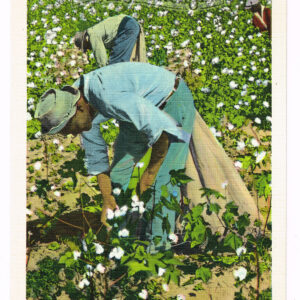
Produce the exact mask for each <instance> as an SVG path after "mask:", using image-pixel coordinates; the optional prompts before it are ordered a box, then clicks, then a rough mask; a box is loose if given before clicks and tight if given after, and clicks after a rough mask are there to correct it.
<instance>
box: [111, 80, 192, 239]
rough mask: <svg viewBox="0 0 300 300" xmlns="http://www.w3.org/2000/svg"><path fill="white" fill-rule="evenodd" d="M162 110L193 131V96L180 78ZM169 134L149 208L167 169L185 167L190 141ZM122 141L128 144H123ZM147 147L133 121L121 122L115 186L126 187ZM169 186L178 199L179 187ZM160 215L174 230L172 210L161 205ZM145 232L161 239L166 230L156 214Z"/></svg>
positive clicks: (166, 177) (166, 179) (167, 177)
mask: <svg viewBox="0 0 300 300" xmlns="http://www.w3.org/2000/svg"><path fill="white" fill-rule="evenodd" d="M163 110H164V111H165V112H166V113H168V114H169V115H170V116H172V117H173V118H174V119H175V120H176V121H177V123H178V124H179V125H180V126H181V127H182V128H183V129H184V130H185V131H186V132H188V133H190V134H191V133H192V130H193V125H194V119H195V107H194V100H193V96H192V93H191V91H190V90H189V88H188V87H187V85H186V83H185V82H184V81H183V80H181V81H180V84H179V86H178V89H177V90H176V92H175V93H174V94H173V95H172V96H171V98H170V99H169V101H168V102H167V104H166V105H165V107H164V109H163ZM170 138H171V143H170V146H169V149H168V153H167V155H166V157H165V159H164V161H163V164H162V166H161V167H160V169H159V171H158V174H157V176H156V180H155V193H154V195H153V197H152V199H151V200H150V201H149V202H148V203H147V206H146V208H147V209H149V210H151V209H152V207H153V204H154V203H158V201H161V200H160V196H161V186H162V185H166V184H167V183H168V182H169V181H170V175H169V172H170V171H171V170H178V169H183V168H184V167H185V163H186V159H187V156H188V151H189V143H183V142H179V141H177V140H176V139H173V138H172V137H170ZM124 145H128V146H126V147H124ZM147 150H148V148H147V141H146V140H145V137H143V136H142V134H141V133H139V132H138V131H137V130H136V129H135V127H134V126H133V125H131V124H128V123H126V124H125V123H124V124H123V123H120V133H119V136H118V138H117V140H116V142H115V155H114V161H113V164H112V169H111V173H110V177H111V180H112V183H113V185H114V186H121V187H122V188H123V189H124V190H125V189H126V188H127V187H128V184H129V181H130V177H131V174H132V171H133V169H134V165H135V163H136V162H138V161H139V160H140V159H141V158H142V157H143V156H144V155H145V153H146V151H147ZM168 187H169V191H170V193H174V194H176V193H177V195H178V198H177V199H178V201H179V199H180V188H179V187H178V186H171V185H170V184H169V185H168ZM163 216H168V220H169V223H170V225H171V231H172V232H173V231H174V230H175V212H174V211H171V210H169V209H167V208H165V207H164V208H163ZM146 234H147V236H150V239H151V238H152V237H153V236H161V237H162V238H163V240H164V241H166V240H167V234H166V232H163V230H162V220H161V219H159V218H155V219H154V220H153V222H152V224H147V230H146Z"/></svg>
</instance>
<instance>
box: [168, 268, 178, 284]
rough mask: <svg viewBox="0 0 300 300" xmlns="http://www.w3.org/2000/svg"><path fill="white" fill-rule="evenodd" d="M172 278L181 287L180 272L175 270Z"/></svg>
mask: <svg viewBox="0 0 300 300" xmlns="http://www.w3.org/2000/svg"><path fill="white" fill-rule="evenodd" d="M170 278H171V280H172V281H173V282H174V283H175V284H177V285H179V278H180V271H179V270H177V269H175V270H174V271H172V272H170Z"/></svg>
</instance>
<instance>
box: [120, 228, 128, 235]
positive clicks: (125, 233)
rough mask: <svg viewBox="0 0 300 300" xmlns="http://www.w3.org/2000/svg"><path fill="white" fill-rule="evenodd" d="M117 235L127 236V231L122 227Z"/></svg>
mask: <svg viewBox="0 0 300 300" xmlns="http://www.w3.org/2000/svg"><path fill="white" fill-rule="evenodd" d="M118 236H119V237H128V236H129V231H128V230H127V229H126V228H124V229H122V230H120V231H119V232H118Z"/></svg>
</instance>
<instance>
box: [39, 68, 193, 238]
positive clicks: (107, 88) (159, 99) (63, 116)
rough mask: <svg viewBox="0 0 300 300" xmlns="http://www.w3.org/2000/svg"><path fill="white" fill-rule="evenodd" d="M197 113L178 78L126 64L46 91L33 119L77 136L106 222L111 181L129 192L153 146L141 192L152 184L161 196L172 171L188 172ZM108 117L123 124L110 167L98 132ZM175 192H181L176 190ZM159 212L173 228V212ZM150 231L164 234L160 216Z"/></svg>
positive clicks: (55, 130)
mask: <svg viewBox="0 0 300 300" xmlns="http://www.w3.org/2000/svg"><path fill="white" fill-rule="evenodd" d="M194 116H195V108H194V102H193V97H192V94H191V92H190V90H189V89H188V87H187V86H186V84H185V83H184V81H183V80H179V79H178V78H176V76H175V74H173V73H171V72H169V71H167V70H166V69H164V68H160V67H157V66H153V65H150V64H146V63H127V62H125V63H117V64H114V65H109V66H106V67H103V68H100V69H97V70H95V71H93V72H90V73H88V74H86V75H83V76H82V77H81V78H80V79H78V80H77V81H76V82H75V83H74V85H73V86H72V87H70V86H66V87H64V88H62V89H61V90H55V89H50V90H48V91H47V92H46V93H45V94H44V95H43V96H42V98H41V100H40V102H39V104H38V106H37V109H36V114H35V117H36V118H39V119H40V120H41V123H42V133H46V134H55V133H62V134H70V133H71V134H74V135H76V134H78V133H80V134H81V137H82V144H83V147H84V149H85V155H86V157H85V161H86V167H87V170H88V173H89V174H91V175H97V178H98V183H99V187H100V191H101V193H102V195H103V201H104V203H103V211H102V216H101V220H102V222H103V223H104V224H105V223H106V222H105V221H106V210H107V209H108V208H110V209H114V208H115V207H116V202H115V199H114V197H113V195H112V184H111V182H112V183H113V185H118V186H121V187H122V188H123V189H126V188H127V186H128V183H129V180H130V177H131V174H132V171H133V168H134V166H135V164H136V163H137V162H138V161H139V160H140V159H141V158H142V157H143V156H144V154H145V153H146V152H147V150H148V149H149V148H150V147H152V154H151V158H150V162H149V166H148V167H147V169H146V171H145V172H144V174H143V176H142V178H141V183H140V186H141V192H143V191H145V190H146V189H147V188H148V187H149V186H150V185H151V184H153V182H154V180H155V179H156V183H157V184H156V192H155V193H156V194H155V199H157V200H159V199H160V193H161V189H160V187H161V186H162V185H164V184H166V183H167V182H168V181H169V179H170V175H169V171H170V170H172V169H182V168H184V167H185V161H186V158H187V155H188V149H189V141H190V136H191V132H192V129H193V124H194ZM110 118H114V119H116V120H117V121H118V122H119V124H120V133H119V136H118V138H117V140H116V142H115V145H114V159H113V163H112V166H109V163H108V155H107V147H106V144H105V142H104V139H103V137H102V135H101V132H100V130H99V124H100V123H101V122H104V121H106V120H108V119H110ZM172 192H174V194H175V193H177V194H178V195H179V194H180V191H179V188H178V187H174V190H173V191H172ZM157 200H156V201H157ZM152 205H153V204H152V203H151V204H150V205H149V209H151V208H152ZM163 214H164V215H165V216H166V215H168V216H169V221H170V223H171V230H172V231H173V230H174V227H175V212H173V211H170V210H168V209H166V208H164V211H163ZM152 231H153V232H155V235H160V236H164V235H165V234H164V233H163V232H162V221H161V220H160V219H157V220H156V219H155V220H154V222H153V224H152Z"/></svg>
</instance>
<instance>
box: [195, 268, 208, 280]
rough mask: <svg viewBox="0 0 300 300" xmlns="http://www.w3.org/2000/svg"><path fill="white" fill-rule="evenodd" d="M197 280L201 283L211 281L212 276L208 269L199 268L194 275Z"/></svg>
mask: <svg viewBox="0 0 300 300" xmlns="http://www.w3.org/2000/svg"><path fill="white" fill-rule="evenodd" d="M195 276H196V278H197V279H201V280H202V281H203V282H205V283H207V282H208V280H209V279H211V277H212V274H211V271H210V269H208V268H205V267H201V268H200V269H198V270H197V271H196V273H195Z"/></svg>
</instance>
